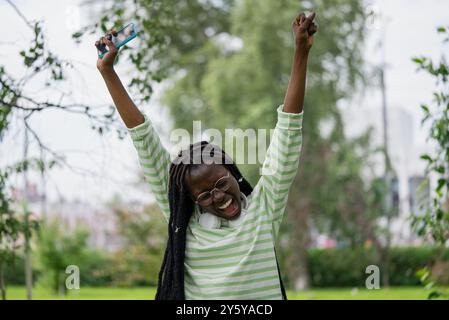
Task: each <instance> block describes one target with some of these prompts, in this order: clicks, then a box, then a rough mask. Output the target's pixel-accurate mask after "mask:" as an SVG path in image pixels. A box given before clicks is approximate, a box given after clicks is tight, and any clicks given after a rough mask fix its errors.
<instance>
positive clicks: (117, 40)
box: [98, 23, 138, 59]
mask: <svg viewBox="0 0 449 320" xmlns="http://www.w3.org/2000/svg"><path fill="white" fill-rule="evenodd" d="M137 33H138V30H137V26H136V25H135V24H134V23H130V24H127V25H126V26H124V27H123V28H121V29H120V30H118V31H117V32H116V33H114V34H112V35H110V36H109V37H110V39H109V40H111V41H112V43H113V44H114V45H115V47H116V48H117V49H118V48H120V47H122V46H124V45H125V44H126V43H128V42H129V41H131V40H132V39H134V38H135V37H137ZM106 53H108V47H107V46H106V45H105V44H103V45H101V46H99V48H98V58H100V59H102V58H103V57H104V55H105V54H106Z"/></svg>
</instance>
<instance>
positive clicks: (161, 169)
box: [128, 115, 170, 222]
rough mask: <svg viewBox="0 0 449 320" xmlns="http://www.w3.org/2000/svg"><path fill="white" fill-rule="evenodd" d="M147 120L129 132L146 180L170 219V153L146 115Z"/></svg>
mask: <svg viewBox="0 0 449 320" xmlns="http://www.w3.org/2000/svg"><path fill="white" fill-rule="evenodd" d="M144 118H145V121H144V122H143V123H141V124H139V125H138V126H136V127H133V128H129V129H128V132H129V134H130V136H131V139H132V141H133V144H134V147H135V148H136V150H137V154H138V157H139V162H140V165H141V166H142V169H143V174H144V176H145V180H146V181H147V182H148V183H149V185H150V190H151V192H152V193H153V194H154V196H155V198H156V202H157V204H158V205H159V207H160V208H161V210H162V214H163V215H164V217H165V219H166V221H167V222H168V221H169V217H170V206H169V202H168V179H169V170H170V154H169V153H168V151H167V150H166V149H165V148H164V146H163V145H162V143H161V141H160V138H159V136H158V134H157V133H156V131H155V129H154V127H153V125H152V123H151V121H150V119H148V117H147V116H146V115H144Z"/></svg>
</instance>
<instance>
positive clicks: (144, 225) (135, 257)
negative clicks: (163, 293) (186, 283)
mask: <svg viewBox="0 0 449 320" xmlns="http://www.w3.org/2000/svg"><path fill="white" fill-rule="evenodd" d="M110 206H111V208H112V210H113V213H114V216H115V219H116V226H117V236H119V237H120V238H121V239H122V240H123V246H122V247H121V248H120V249H118V250H117V251H116V252H114V254H113V256H112V258H111V268H110V269H111V270H110V273H111V278H113V283H114V284H115V285H120V286H132V285H147V284H148V285H153V286H154V285H157V281H158V274H159V269H160V263H161V261H162V258H163V255H164V244H165V242H166V238H167V237H166V222H165V220H164V219H163V216H162V213H161V212H160V209H159V208H158V207H157V205H155V204H150V205H146V206H143V207H141V206H139V207H134V206H132V205H131V204H126V205H125V204H124V203H123V202H122V201H121V200H120V198H119V197H115V199H114V201H112V202H111V203H110Z"/></svg>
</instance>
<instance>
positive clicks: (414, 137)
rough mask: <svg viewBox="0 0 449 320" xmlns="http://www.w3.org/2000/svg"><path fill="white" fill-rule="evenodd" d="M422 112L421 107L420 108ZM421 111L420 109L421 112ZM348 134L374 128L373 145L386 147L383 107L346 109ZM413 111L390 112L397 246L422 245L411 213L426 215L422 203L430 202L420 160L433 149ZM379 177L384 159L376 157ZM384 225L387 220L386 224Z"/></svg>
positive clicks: (389, 137) (424, 165)
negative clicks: (424, 137) (423, 213)
mask: <svg viewBox="0 0 449 320" xmlns="http://www.w3.org/2000/svg"><path fill="white" fill-rule="evenodd" d="M417 109H418V108H417ZM418 111H419V110H418ZM342 116H343V121H344V123H345V132H346V134H347V136H348V137H354V136H357V135H360V134H362V133H363V132H364V131H366V130H367V129H368V128H370V127H371V128H373V136H372V140H371V143H372V146H382V145H383V130H382V112H381V108H380V107H365V106H363V107H351V108H348V109H345V110H343V112H342ZM417 116H419V112H418V114H417V115H414V114H412V113H411V112H410V111H408V110H406V109H404V108H400V107H391V108H389V109H388V152H389V155H390V158H391V162H392V167H393V170H394V172H395V175H396V176H395V177H393V178H392V181H391V195H390V203H391V204H392V205H393V207H396V208H397V211H398V215H397V217H396V218H394V219H393V221H392V224H391V226H390V227H391V230H392V233H393V238H392V242H393V244H394V245H411V244H418V243H419V239H418V237H417V236H416V235H415V233H414V231H413V230H412V229H411V221H410V218H411V214H412V213H414V214H422V212H423V208H421V205H420V204H423V203H425V202H426V201H428V199H429V195H430V191H429V190H430V189H429V185H428V184H427V185H425V182H426V181H427V180H426V178H425V167H426V162H425V161H423V160H422V159H420V156H421V155H422V154H424V153H427V152H429V151H431V146H429V145H428V144H426V143H425V140H424V139H423V137H421V136H420V135H418V134H417V133H418V131H419V123H420V122H419V121H420V119H418V118H417ZM374 161H375V168H374V170H375V174H376V175H377V176H383V171H384V158H383V156H382V155H379V156H378V157H376V158H375V160H374ZM382 222H383V223H384V224H385V223H386V220H385V221H382Z"/></svg>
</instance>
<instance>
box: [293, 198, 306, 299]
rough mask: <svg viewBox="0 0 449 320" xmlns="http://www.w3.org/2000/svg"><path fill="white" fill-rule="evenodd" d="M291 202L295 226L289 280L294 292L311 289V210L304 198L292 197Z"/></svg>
mask: <svg viewBox="0 0 449 320" xmlns="http://www.w3.org/2000/svg"><path fill="white" fill-rule="evenodd" d="M291 199H292V200H291V201H289V211H290V212H289V218H290V221H291V223H292V226H293V232H292V235H291V237H290V248H291V249H292V253H291V255H290V257H289V259H288V266H289V267H288V270H289V278H290V279H291V283H292V285H293V288H294V290H296V291H299V290H305V289H308V288H310V285H311V282H310V273H309V265H308V255H307V250H308V248H309V244H310V234H309V226H308V220H309V219H308V218H309V208H308V205H307V203H306V200H305V199H304V198H302V199H299V200H298V199H297V198H296V197H292V198H291Z"/></svg>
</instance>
